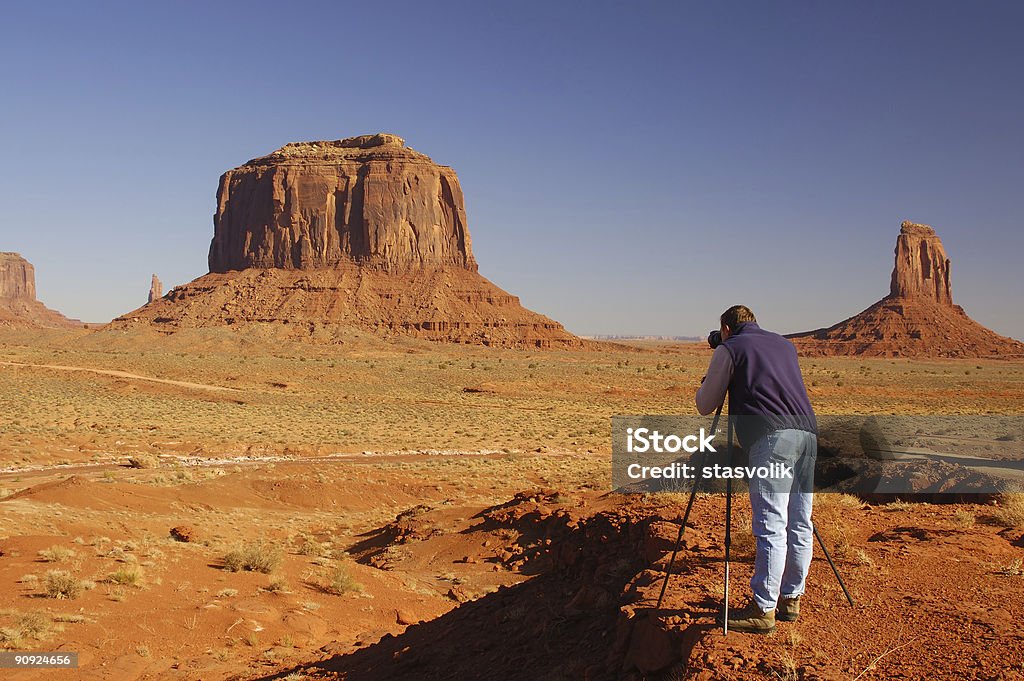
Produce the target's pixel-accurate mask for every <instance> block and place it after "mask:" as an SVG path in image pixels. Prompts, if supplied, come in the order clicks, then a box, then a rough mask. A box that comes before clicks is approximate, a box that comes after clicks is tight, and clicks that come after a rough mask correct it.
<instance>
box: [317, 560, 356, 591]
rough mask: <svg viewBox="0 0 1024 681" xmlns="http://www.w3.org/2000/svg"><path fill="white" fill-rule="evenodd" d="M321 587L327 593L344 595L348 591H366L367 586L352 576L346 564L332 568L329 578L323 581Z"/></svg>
mask: <svg viewBox="0 0 1024 681" xmlns="http://www.w3.org/2000/svg"><path fill="white" fill-rule="evenodd" d="M320 586H321V588H323V590H324V591H326V592H327V593H332V594H334V595H335V596H342V595H344V594H347V593H362V592H363V591H365V587H363V585H362V584H360V583H359V582H357V581H356V580H355V579H353V578H352V575H350V574H349V573H348V570H347V569H345V566H344V565H339V566H338V567H336V568H334V569H333V570H331V572H330V573H329V574H328V575H327V580H326V581H324V582H323V583H321V585H320Z"/></svg>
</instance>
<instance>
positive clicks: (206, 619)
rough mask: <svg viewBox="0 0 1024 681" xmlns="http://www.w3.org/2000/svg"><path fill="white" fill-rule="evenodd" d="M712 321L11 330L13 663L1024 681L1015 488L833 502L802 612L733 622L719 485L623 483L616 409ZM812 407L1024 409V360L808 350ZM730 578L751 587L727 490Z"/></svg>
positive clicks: (0, 551)
mask: <svg viewBox="0 0 1024 681" xmlns="http://www.w3.org/2000/svg"><path fill="white" fill-rule="evenodd" d="M709 356H710V351H709V350H708V349H707V347H706V345H705V344H696V343H694V344H686V343H668V342H637V343H632V344H630V343H619V344H610V343H609V344H605V345H604V346H603V348H602V349H600V350H596V351H591V350H587V351H516V350H503V349H489V348H481V347H471V346H455V345H440V344H432V343H428V342H425V341H417V340H411V339H402V338H391V339H387V340H383V339H381V338H379V337H377V336H375V335H373V334H369V333H367V334H360V333H357V332H353V334H352V336H351V337H350V338H347V339H345V340H344V342H339V343H335V344H331V345H316V344H310V343H306V342H302V341H301V339H289V338H287V337H282V336H281V335H280V334H279V333H277V332H276V331H275V330H274V329H270V328H267V329H262V328H260V327H259V326H258V325H257V326H253V327H251V328H248V329H247V330H245V331H244V332H240V331H236V330H231V329H207V330H193V331H182V332H180V333H177V334H174V335H171V336H161V335H157V334H155V333H152V332H148V333H147V332H143V331H132V332H113V331H103V332H99V333H97V332H93V331H85V330H77V331H39V330H30V329H23V330H16V329H8V330H5V331H3V332H2V333H0V384H2V388H0V585H2V587H3V588H2V591H0V645H2V646H3V648H5V649H7V650H11V651H62V652H68V651H73V652H78V653H79V654H80V659H79V668H78V669H76V670H45V671H40V670H19V671H10V670H5V675H4V677H5V678H9V679H35V678H45V679H64V678H74V679H117V680H122V679H237V680H254V679H269V678H285V679H292V680H295V679H304V678H311V679H312V678H329V679H351V680H375V681H376V680H383V679H435V678H436V679H613V678H625V679H641V678H648V679H705V680H706V679H763V678H770V679H815V678H816V679H893V678H902V679H946V678H949V679H954V678H956V679H1024V633H1022V627H1021V622H1022V621H1024V567H1022V562H1024V500H1022V498H1021V497H1018V496H1012V495H1003V496H1000V497H996V498H991V499H984V500H980V502H979V503H962V502H961V503H949V504H935V503H916V502H914V501H913V500H900V501H895V502H891V503H885V504H882V503H875V502H869V501H866V500H862V499H859V498H857V497H854V496H850V495H842V494H823V495H819V496H818V500H817V507H816V511H815V518H816V524H817V525H818V527H819V528H820V530H821V532H822V534H823V536H824V537H825V538H826V541H827V542H828V543H829V544H830V545H831V548H832V551H833V553H834V557H835V558H836V560H837V564H838V567H839V569H840V571H841V573H842V575H843V577H844V578H845V580H846V582H847V585H848V586H849V588H850V591H851V592H852V594H853V596H854V598H855V600H856V602H857V605H856V606H855V607H852V608H851V607H849V606H848V605H847V604H846V602H845V600H844V599H843V595H842V592H841V591H840V589H839V587H838V584H837V582H836V580H835V578H834V577H833V575H832V573H831V571H830V569H829V567H828V564H827V563H826V562H825V560H824V558H823V557H822V556H821V555H820V552H819V553H817V554H816V556H815V560H814V563H813V566H812V571H811V577H810V582H809V588H808V597H807V598H806V599H805V605H804V608H805V609H804V612H803V613H802V615H801V619H800V620H799V621H798V622H795V623H791V624H780V625H779V627H778V629H777V631H776V632H775V633H774V634H771V635H769V636H764V637H755V636H749V635H743V634H735V633H732V634H729V636H727V637H723V636H722V635H721V632H720V630H718V629H716V628H715V626H714V615H715V611H716V608H717V604H718V603H719V601H720V599H721V596H722V567H723V566H722V552H723V537H724V513H723V509H724V499H723V497H722V495H720V494H702V495H701V496H700V497H699V498H698V500H697V503H696V506H695V510H694V516H693V525H692V529H688V530H687V535H686V540H685V542H684V546H683V549H682V550H681V551H680V555H679V559H678V563H677V568H678V572H679V574H677V575H676V576H675V577H674V578H673V581H672V582H671V585H670V588H669V592H668V597H667V598H666V602H665V603H664V604H663V607H662V608H661V610H655V604H656V602H657V596H658V591H659V589H660V585H661V578H662V576H663V574H664V570H665V566H666V564H667V562H668V554H669V552H670V551H671V549H672V544H673V541H674V538H675V535H676V532H677V527H678V526H677V524H676V523H677V520H678V518H679V517H680V516H681V515H682V509H683V506H684V505H685V501H686V496H684V495H681V494H649V495H623V494H614V493H611V492H610V473H611V471H610V418H611V416H613V415H615V414H637V413H666V414H673V413H692V410H693V407H692V395H693V393H694V391H695V390H696V388H697V386H698V385H699V383H700V379H701V376H702V375H703V372H704V369H705V367H706V363H707V361H708V358H709ZM802 363H803V368H804V375H805V379H806V382H807V385H808V389H809V391H810V394H811V398H812V401H813V402H814V405H815V407H816V409H817V410H818V412H819V413H821V414H830V413H831V414H846V413H850V414H890V413H914V414H1017V415H1021V414H1024V399H1022V397H1024V362H1022V361H999V360H935V361H923V360H915V361H912V360H900V359H859V358H819V357H815V358H807V359H804V360H802ZM736 507H737V508H736V511H735V513H736V516H735V518H734V524H733V533H734V537H735V538H734V542H735V543H734V546H733V549H734V552H735V556H736V560H735V561H734V563H733V566H732V581H731V584H732V599H733V603H734V605H736V606H738V605H739V604H740V601H741V599H742V597H743V595H744V594H745V593H746V590H747V589H746V584H747V582H748V580H749V576H750V571H751V560H752V556H753V550H752V547H753V544H752V539H751V537H750V531H749V526H748V525H746V523H748V522H749V504H748V503H747V502H746V500H745V499H743V498H742V497H738V501H737V503H736Z"/></svg>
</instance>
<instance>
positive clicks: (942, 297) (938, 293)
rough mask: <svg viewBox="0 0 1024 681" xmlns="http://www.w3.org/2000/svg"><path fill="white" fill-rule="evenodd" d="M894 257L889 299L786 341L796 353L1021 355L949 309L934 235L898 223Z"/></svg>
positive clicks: (945, 264) (1020, 349)
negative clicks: (789, 342) (791, 342)
mask: <svg viewBox="0 0 1024 681" xmlns="http://www.w3.org/2000/svg"><path fill="white" fill-rule="evenodd" d="M895 256H896V258H895V260H896V262H895V265H894V267H893V272H892V278H891V281H890V286H889V295H888V296H886V297H885V298H883V299H882V300H880V301H878V302H877V303H875V304H874V305H872V306H871V307H869V308H868V309H866V310H864V311H863V312H861V313H860V314H858V315H855V316H853V317H850V318H849V319H846V320H844V321H841V322H839V323H838V324H835V325H834V326H830V327H828V328H825V329H817V330H816V331H807V332H804V333H797V334H793V335H791V336H788V338H790V339H792V341H793V343H794V344H795V345H796V346H797V350H798V351H799V352H800V354H802V355H805V356H807V355H811V356H814V355H864V356H874V357H964V358H979V357H1008V356H1024V343H1021V342H1020V341H1017V340H1014V339H1012V338H1007V337H1005V336H1000V335H999V334H997V333H995V332H994V331H991V330H990V329H987V328H985V327H984V326H982V325H981V324H979V323H977V322H976V321H974V320H973V319H971V318H970V317H968V316H967V313H966V312H964V310H963V308H962V307H960V306H959V305H954V304H953V292H952V286H951V284H950V260H949V258H948V257H947V256H946V251H945V249H944V248H943V246H942V242H941V241H940V240H939V237H938V236H936V234H935V230H933V229H932V228H931V227H929V226H928V225H918V224H914V223H912V222H904V223H903V225H902V228H901V229H900V234H899V237H897V240H896V251H895Z"/></svg>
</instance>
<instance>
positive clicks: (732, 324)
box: [721, 305, 757, 329]
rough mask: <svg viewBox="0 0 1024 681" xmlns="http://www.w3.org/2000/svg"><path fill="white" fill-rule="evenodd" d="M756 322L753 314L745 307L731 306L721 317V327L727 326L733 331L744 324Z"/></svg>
mask: <svg viewBox="0 0 1024 681" xmlns="http://www.w3.org/2000/svg"><path fill="white" fill-rule="evenodd" d="M756 321H757V318H756V317H754V313H753V312H751V311H750V308H749V307H747V306H746V305H733V306H732V307H730V308H729V309H728V310H726V311H725V312H723V313H722V317H721V322H722V326H728V327H729V328H730V329H735V328H736V327H737V326H739V325H740V324H742V323H744V322H756Z"/></svg>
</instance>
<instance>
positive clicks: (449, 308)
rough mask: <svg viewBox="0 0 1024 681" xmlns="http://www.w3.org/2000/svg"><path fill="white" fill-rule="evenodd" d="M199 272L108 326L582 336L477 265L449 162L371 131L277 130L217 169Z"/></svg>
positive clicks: (526, 340)
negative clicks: (281, 141)
mask: <svg viewBox="0 0 1024 681" xmlns="http://www.w3.org/2000/svg"><path fill="white" fill-rule="evenodd" d="M209 267H210V273H209V274H207V275H204V276H202V277H200V278H198V279H196V280H195V281H193V282H190V283H189V284H186V285H184V286H178V287H175V288H174V289H172V290H171V291H170V292H169V293H168V294H167V295H166V296H164V297H163V298H159V299H157V300H153V301H151V302H150V303H149V304H148V305H146V306H145V307H143V308H140V309H139V310H136V311H135V312H132V313H129V314H127V315H124V316H122V317H120V318H118V319H116V320H114V322H112V326H113V328H130V327H134V326H140V325H145V326H150V327H153V328H156V329H158V330H162V331H165V332H173V331H175V330H177V329H182V328H196V327H208V326H229V325H244V324H269V325H276V326H277V327H278V328H280V329H282V330H286V331H287V333H288V334H289V335H290V336H295V335H296V334H303V335H305V336H307V337H310V338H313V339H318V340H323V341H325V342H336V341H337V340H338V339H341V338H343V337H344V336H345V334H346V333H347V332H349V331H351V330H352V329H360V330H369V331H373V332H376V333H379V334H381V335H388V334H391V333H399V334H404V335H409V336H414V337H418V338H424V339H429V340H439V341H447V342H453V343H473V344H482V345H496V346H504V347H540V348H549V347H583V346H584V345H585V343H584V342H583V341H582V340H580V339H579V338H577V337H576V336H574V335H572V334H571V333H569V332H567V331H566V330H565V329H564V328H563V327H562V325H561V324H559V323H558V322H556V321H554V320H551V319H548V318H547V317H544V316H543V315H539V314H537V313H535V312H532V311H530V310H527V309H526V308H524V307H523V306H522V305H521V304H520V302H519V299H518V298H517V297H516V296H514V295H511V294H509V293H507V292H506V291H503V290H502V289H500V288H498V287H497V286H495V285H494V284H492V283H491V282H490V281H488V280H487V279H485V278H484V277H482V276H481V275H480V274H479V273H478V272H477V263H476V260H475V259H474V258H473V251H472V247H471V243H470V236H469V229H468V227H467V223H466V210H465V205H464V201H463V196H462V189H461V187H460V186H459V180H458V177H457V176H456V175H455V171H454V170H452V169H451V168H448V167H446V166H441V165H438V164H436V163H434V162H433V161H431V160H430V159H429V158H428V157H427V156H425V155H423V154H421V153H419V152H416V151H413V150H412V149H410V148H408V147H406V146H405V142H404V141H403V140H402V138H400V137H397V136H396V135H389V134H383V133H382V134H377V135H363V136H361V137H350V138H348V139H343V140H335V141H327V142H299V143H292V144H287V145H285V146H284V147H282V148H280V149H278V150H277V151H275V152H273V153H272V154H269V155H267V156H263V157H261V158H257V159H254V160H252V161H249V162H248V163H246V164H244V165H242V166H241V167H239V168H235V169H234V170H229V171H228V172H226V173H224V175H223V176H221V179H220V185H219V188H218V190H217V212H216V214H215V216H214V235H213V240H212V242H211V244H210V252H209Z"/></svg>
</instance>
